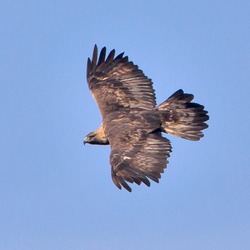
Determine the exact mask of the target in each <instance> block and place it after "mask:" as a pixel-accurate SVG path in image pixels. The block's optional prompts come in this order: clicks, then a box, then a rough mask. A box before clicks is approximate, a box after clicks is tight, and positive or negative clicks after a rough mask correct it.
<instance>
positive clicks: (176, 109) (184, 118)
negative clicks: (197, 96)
mask: <svg viewBox="0 0 250 250" xmlns="http://www.w3.org/2000/svg"><path fill="white" fill-rule="evenodd" d="M193 98H194V96H193V95H192V94H185V93H184V92H183V90H182V89H180V90H178V91H176V92H175V93H174V94H173V95H171V96H170V97H169V98H168V99H167V100H166V101H165V102H163V103H162V104H160V105H159V106H158V107H157V109H158V110H159V113H160V116H161V120H162V131H163V132H165V133H168V134H172V135H175V136H178V137H181V138H184V139H188V140H192V141H198V140H200V138H201V137H203V136H204V135H203V133H202V132H201V130H203V129H205V128H207V127H208V125H207V124H206V123H205V121H207V120H208V119H209V116H208V115H207V111H206V110H204V106H202V105H200V104H197V103H194V102H191V101H192V100H193Z"/></svg>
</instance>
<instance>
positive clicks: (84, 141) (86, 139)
mask: <svg viewBox="0 0 250 250" xmlns="http://www.w3.org/2000/svg"><path fill="white" fill-rule="evenodd" d="M86 143H89V138H88V136H86V137H85V138H84V139H83V145H85V144H86Z"/></svg>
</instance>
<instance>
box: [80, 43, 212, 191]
mask: <svg viewBox="0 0 250 250" xmlns="http://www.w3.org/2000/svg"><path fill="white" fill-rule="evenodd" d="M87 82H88V86H89V89H90V91H91V93H92V95H93V97H94V99H95V100H96V102H97V104H98V107H99V109H100V112H101V115H102V124H101V126H100V127H99V128H98V129H97V130H96V131H94V132H91V133H89V134H88V135H87V136H86V137H85V138H84V144H85V143H89V144H97V145H108V144H109V145H110V146H111V154H110V164H111V173H112V179H113V182H114V183H115V185H116V186H117V187H118V188H119V189H121V188H122V187H124V188H125V189H127V190H128V191H129V192H131V191H132V189H131V188H130V186H129V185H128V182H129V183H133V182H135V183H136V184H138V185H140V184H141V182H143V183H144V184H146V185H147V186H150V182H149V179H151V180H153V181H155V182H157V183H158V182H159V179H160V178H161V173H163V172H164V169H165V168H166V165H167V163H168V161H167V158H168V157H169V154H170V152H171V151H172V150H171V145H170V141H169V140H168V139H166V138H164V137H162V132H165V133H167V134H172V135H175V136H178V137H182V138H185V139H188V140H192V141H198V140H199V139H200V138H201V137H203V133H202V132H201V131H202V130H203V129H205V128H207V127H208V125H207V124H206V123H205V121H207V120H208V118H209V117H208V115H207V111H205V110H204V106H202V105H200V104H197V103H194V102H191V101H192V100H193V98H194V96H193V95H192V94H186V93H184V92H183V90H181V89H180V90H178V91H176V92H175V93H174V94H173V95H171V96H170V97H169V98H168V99H167V100H166V101H164V102H163V103H161V104H160V105H158V106H156V98H155V91H154V89H153V86H152V81H151V79H149V78H148V77H147V76H145V75H144V73H143V71H142V70H140V69H139V68H138V66H137V65H135V64H134V63H133V62H131V61H129V59H128V57H127V56H124V53H121V54H119V55H118V56H116V57H115V50H112V51H111V52H110V53H109V54H108V56H107V57H106V47H104V48H102V50H101V52H100V55H99V58H98V49H97V46H96V45H95V47H94V51H93V56H92V60H91V59H90V58H88V62H87Z"/></svg>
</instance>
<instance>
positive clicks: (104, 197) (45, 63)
mask: <svg viewBox="0 0 250 250" xmlns="http://www.w3.org/2000/svg"><path fill="white" fill-rule="evenodd" d="M0 31H1V39H0V48H1V49H0V53H1V56H0V71H1V74H0V103H1V116H0V134H1V143H0V152H1V153H0V155H1V157H0V171H1V173H0V201H1V203H0V221H1V225H0V249H5V250H17V249H18V250H20V249H25V250H26V249H34V250H43V249H46V250H47V249H60V250H64V249H65V250H66V249H73V250H82V249H84V250H85V249H94V250H95V249H98V250H99V249H101V250H103V249H111V250H113V249H122V250H123V249H145V250H150V249H169V250H172V249H173V250H179V249H180V250H181V249H192V250H194V249H197V250H198V249H205V250H206V249H207V250H208V249H218V250H219V249H220V250H221V249H227V250H228V249H229V250H230V249H247V247H249V244H250V184H249V183H250V167H249V162H250V152H249V140H250V133H249V127H250V113H249V104H250V103H249V90H250V89H249V88H250V87H249V86H250V84H249V82H250V73H249V72H250V71H249V69H250V42H249V41H250V3H249V1H243V0H238V1H230V0H229V1H220V0H219V1H192V0H190V1H184V0H181V1H145V0H144V1H132V0H130V1H74V0H73V1H11V0H10V1H2V2H1V3H0ZM95 43H96V44H97V45H98V46H99V47H102V46H107V48H108V50H111V49H113V48H115V49H116V51H117V52H123V51H125V53H126V55H128V56H129V58H130V60H133V61H134V63H136V64H138V65H139V66H140V68H141V69H142V70H143V71H144V73H145V74H146V75H148V76H149V77H150V78H152V79H153V82H154V87H155V90H156V95H157V101H158V103H160V102H162V101H163V100H164V99H166V98H167V97H168V96H170V95H171V94H172V93H173V92H174V91H176V90H177V89H179V88H182V89H184V90H185V91H186V92H188V93H193V94H194V95H195V101H196V102H199V103H201V104H203V105H205V107H206V109H207V110H208V111H209V115H210V121H209V126H210V127H209V129H208V130H206V131H205V138H204V139H203V140H201V141H200V142H190V141H185V140H183V139H178V138H174V137H172V136H167V137H168V138H169V139H170V140H171V142H172V146H173V152H172V154H171V157H170V159H169V160H170V163H169V165H168V168H167V170H166V172H165V173H164V175H163V176H162V179H161V182H160V184H154V183H152V186H151V187H150V188H147V187H146V186H139V187H138V186H136V185H133V187H132V188H133V192H132V193H128V192H127V191H125V190H122V191H120V190H118V189H117V188H116V187H115V186H114V184H113V183H112V180H111V176H110V165H109V151H110V150H109V147H108V146H107V147H98V146H90V145H87V146H83V144H82V139H83V137H84V136H85V135H86V134H87V133H89V132H90V131H93V130H94V129H96V128H97V127H98V126H99V124H100V122H101V117H100V114H99V111H98V108H97V106H96V104H95V102H94V100H93V99H92V96H91V94H90V92H89V90H88V87H87V84H86V77H85V75H86V60H87V57H89V56H91V54H92V50H93V46H94V44H95Z"/></svg>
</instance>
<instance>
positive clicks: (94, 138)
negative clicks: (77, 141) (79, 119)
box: [83, 130, 109, 145]
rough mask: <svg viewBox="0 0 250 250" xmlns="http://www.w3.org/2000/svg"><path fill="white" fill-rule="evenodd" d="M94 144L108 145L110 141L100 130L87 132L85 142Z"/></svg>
mask: <svg viewBox="0 0 250 250" xmlns="http://www.w3.org/2000/svg"><path fill="white" fill-rule="evenodd" d="M86 143H88V144H93V145H108V144H109V141H108V139H107V138H106V137H103V136H101V134H100V133H98V130H96V131H94V132H91V133H89V134H87V135H86V136H85V137H84V140H83V144H86Z"/></svg>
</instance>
